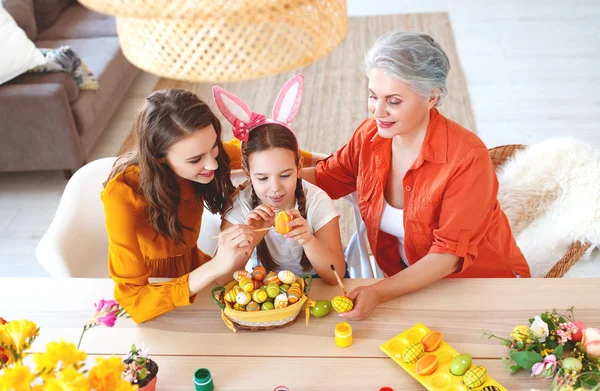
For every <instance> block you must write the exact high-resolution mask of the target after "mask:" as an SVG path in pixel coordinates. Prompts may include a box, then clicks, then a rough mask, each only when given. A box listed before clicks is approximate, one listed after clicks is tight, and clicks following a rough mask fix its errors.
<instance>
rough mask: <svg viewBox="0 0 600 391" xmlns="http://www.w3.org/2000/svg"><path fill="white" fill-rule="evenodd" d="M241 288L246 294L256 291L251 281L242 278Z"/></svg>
mask: <svg viewBox="0 0 600 391" xmlns="http://www.w3.org/2000/svg"><path fill="white" fill-rule="evenodd" d="M240 288H242V290H243V291H244V292H248V293H252V291H253V290H254V284H253V283H252V280H251V279H249V278H242V281H240Z"/></svg>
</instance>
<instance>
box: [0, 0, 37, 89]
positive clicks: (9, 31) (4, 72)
mask: <svg viewBox="0 0 600 391" xmlns="http://www.w3.org/2000/svg"><path fill="white" fill-rule="evenodd" d="M0 44H1V49H0V84H3V83H5V82H7V81H9V80H11V79H14V78H15V77H17V76H19V75H20V74H22V73H25V72H27V70H28V69H31V68H33V67H36V66H38V65H43V64H45V63H46V59H45V58H44V56H43V55H42V53H40V51H39V50H37V48H36V47H35V44H34V43H33V42H31V41H30V40H29V38H27V35H26V34H25V31H23V30H22V29H21V28H20V27H19V26H18V25H17V23H16V22H15V20H14V19H13V17H12V16H11V15H10V14H9V13H8V11H7V10H5V9H4V7H2V6H1V5H0Z"/></svg>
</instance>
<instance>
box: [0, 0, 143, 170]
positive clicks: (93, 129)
mask: <svg viewBox="0 0 600 391" xmlns="http://www.w3.org/2000/svg"><path fill="white" fill-rule="evenodd" d="M0 1H2V3H3V6H4V8H5V9H6V10H7V11H8V12H9V13H10V14H11V16H12V17H13V18H14V19H15V21H16V22H17V24H18V25H19V27H21V28H22V29H23V30H24V31H25V33H26V34H27V36H28V38H29V39H30V40H32V41H33V42H34V43H35V45H36V46H37V47H38V48H56V47H60V46H66V45H68V46H70V47H71V49H73V51H74V52H75V53H76V54H77V55H79V57H80V58H81V60H82V62H83V63H84V64H86V65H87V66H88V68H89V69H90V70H91V71H92V72H93V74H94V76H95V77H96V79H97V80H98V84H99V89H98V90H94V91H90V90H80V89H79V88H78V86H77V84H76V82H75V80H74V79H73V77H72V76H71V75H70V74H68V73H63V72H58V73H43V74H39V73H36V74H23V75H21V76H18V77H16V78H15V79H13V80H10V81H8V82H7V83H5V84H2V85H0V172H2V171H5V172H6V171H37V170H63V171H64V172H65V174H66V175H67V176H68V175H70V174H71V173H73V172H74V171H75V170H77V169H78V168H79V167H81V166H83V165H84V164H85V163H86V162H87V158H88V156H89V154H90V151H91V150H92V148H93V146H94V144H95V143H96V141H97V140H98V138H99V137H100V135H101V134H102V132H103V131H104V130H105V129H106V127H107V125H108V123H109V121H110V119H111V117H112V116H113V114H114V113H115V111H116V110H117V108H118V106H119V104H120V103H121V101H122V100H123V99H124V98H125V96H126V94H127V91H128V89H129V87H130V86H131V84H132V82H133V81H134V80H135V77H136V75H137V73H138V72H139V70H138V69H137V68H135V67H134V66H133V65H131V64H130V63H129V62H128V61H127V60H126V59H125V57H124V56H123V53H122V52H121V48H120V44H119V38H118V36H117V29H116V22H115V19H114V17H112V16H107V15H103V14H99V13H97V12H93V11H91V10H88V9H87V8H85V7H83V6H82V5H81V4H79V3H77V2H76V1H74V0H0Z"/></svg>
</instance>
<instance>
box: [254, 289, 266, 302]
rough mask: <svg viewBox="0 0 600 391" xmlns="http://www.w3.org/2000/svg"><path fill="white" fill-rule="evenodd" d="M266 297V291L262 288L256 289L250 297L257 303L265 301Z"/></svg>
mask: <svg viewBox="0 0 600 391" xmlns="http://www.w3.org/2000/svg"><path fill="white" fill-rule="evenodd" d="M267 297H268V295H267V291H266V290H264V289H258V290H255V291H254V292H252V299H253V300H254V301H255V302H257V303H259V304H260V303H264V302H265V301H267Z"/></svg>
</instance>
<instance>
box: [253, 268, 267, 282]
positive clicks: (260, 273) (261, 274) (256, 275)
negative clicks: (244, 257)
mask: <svg viewBox="0 0 600 391" xmlns="http://www.w3.org/2000/svg"><path fill="white" fill-rule="evenodd" d="M266 276H267V271H266V270H265V268H264V267H262V266H260V265H259V266H257V267H255V268H254V270H252V278H253V279H255V280H256V281H262V280H264V279H265V277H266Z"/></svg>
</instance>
